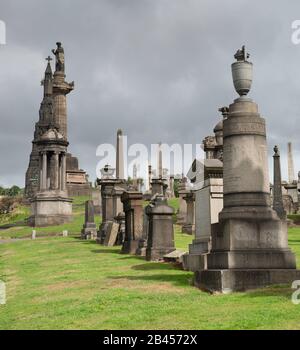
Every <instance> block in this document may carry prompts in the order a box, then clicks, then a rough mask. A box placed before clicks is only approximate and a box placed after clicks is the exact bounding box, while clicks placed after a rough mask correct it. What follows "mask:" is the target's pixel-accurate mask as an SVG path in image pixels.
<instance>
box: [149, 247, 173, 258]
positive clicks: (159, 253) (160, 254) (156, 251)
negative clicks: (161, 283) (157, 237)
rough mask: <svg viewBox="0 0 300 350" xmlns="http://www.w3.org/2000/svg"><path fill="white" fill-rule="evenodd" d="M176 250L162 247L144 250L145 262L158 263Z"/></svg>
mask: <svg viewBox="0 0 300 350" xmlns="http://www.w3.org/2000/svg"><path fill="white" fill-rule="evenodd" d="M174 250H176V248H175V247H163V248H157V247H156V248H148V249H146V260H148V261H158V260H163V259H164V256H165V255H167V254H169V253H171V252H173V251H174Z"/></svg>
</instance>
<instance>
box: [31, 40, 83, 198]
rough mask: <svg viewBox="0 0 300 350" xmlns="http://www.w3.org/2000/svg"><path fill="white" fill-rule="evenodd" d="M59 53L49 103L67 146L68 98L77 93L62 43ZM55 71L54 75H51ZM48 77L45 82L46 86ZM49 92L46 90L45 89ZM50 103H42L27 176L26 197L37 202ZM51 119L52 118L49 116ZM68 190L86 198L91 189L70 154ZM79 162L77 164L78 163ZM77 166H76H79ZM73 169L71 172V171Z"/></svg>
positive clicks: (52, 77)
mask: <svg viewBox="0 0 300 350" xmlns="http://www.w3.org/2000/svg"><path fill="white" fill-rule="evenodd" d="M56 44H57V49H56V50H52V52H53V54H54V55H55V59H56V61H55V67H56V69H55V72H54V75H53V76H52V70H51V66H50V60H52V59H51V58H50V57H48V58H47V60H48V63H49V64H48V66H47V67H48V68H47V69H48V72H47V75H48V76H49V78H50V76H51V80H52V87H51V93H50V90H49V89H48V90H47V99H48V100H49V99H52V106H51V108H52V111H51V114H52V118H53V123H54V124H55V126H56V127H57V129H58V130H59V133H60V134H61V135H62V138H63V140H64V141H66V142H67V138H68V136H67V97H66V96H67V94H69V93H70V92H71V91H72V90H73V89H74V82H72V83H68V82H66V81H65V54H64V49H63V47H62V46H61V43H59V42H58V43H56ZM50 71H51V72H50ZM45 82H46V77H45V79H44V81H43V84H44V85H45ZM44 91H45V86H44ZM46 104H47V100H46V98H45V92H44V99H43V101H42V103H41V107H40V112H39V121H38V122H37V123H36V124H35V131H34V139H33V141H32V151H31V154H30V159H29V165H28V169H27V172H26V178H25V196H26V197H27V198H33V197H34V196H35V194H36V193H37V191H38V190H39V176H40V163H39V162H40V160H39V158H40V151H41V147H40V146H41V144H40V143H39V142H38V141H39V139H40V137H41V135H42V134H43V133H45V131H46V130H48V129H49V128H50V127H51V125H50V120H49V113H46V112H45V109H47V106H46ZM47 115H48V116H47ZM66 157H67V159H66V167H65V172H66V183H67V185H66V186H67V187H66V189H68V190H70V193H69V195H77V194H80V195H85V194H87V193H88V189H89V188H90V185H89V183H88V181H87V178H86V174H85V172H84V171H83V170H80V169H78V160H77V159H76V158H75V157H73V158H72V155H71V154H66ZM75 159H76V162H75ZM75 163H76V164H75ZM69 167H70V168H69Z"/></svg>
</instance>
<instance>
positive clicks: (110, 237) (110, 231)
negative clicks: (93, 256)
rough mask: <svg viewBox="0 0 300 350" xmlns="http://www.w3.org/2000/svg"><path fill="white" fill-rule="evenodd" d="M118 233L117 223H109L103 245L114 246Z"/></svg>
mask: <svg viewBox="0 0 300 350" xmlns="http://www.w3.org/2000/svg"><path fill="white" fill-rule="evenodd" d="M118 232H119V225H118V224H117V223H116V222H109V223H108V228H107V234H106V236H105V240H104V243H103V245H105V246H107V247H112V246H114V245H115V244H116V242H117V237H118Z"/></svg>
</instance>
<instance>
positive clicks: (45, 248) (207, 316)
mask: <svg viewBox="0 0 300 350" xmlns="http://www.w3.org/2000/svg"><path fill="white" fill-rule="evenodd" d="M83 202H84V200H83V199H78V203H77V204H78V206H77V207H76V208H74V209H75V210H74V211H75V214H74V215H75V220H74V223H73V225H74V227H73V229H74V235H75V234H77V235H79V231H77V232H75V231H76V229H77V228H79V227H80V229H81V225H82V219H83V218H82V213H83ZM70 225H71V224H70ZM76 225H77V226H76ZM65 226H67V225H65ZM76 227H77V228H76ZM47 229H48V228H47ZM49 229H50V228H49ZM24 230H25V228H24ZM44 230H45V229H44ZM51 230H54V228H53V227H52V228H51ZM59 230H61V227H59ZM5 231H6V230H5ZM0 233H1V231H0ZM175 238H176V247H177V248H180V249H187V246H188V244H189V243H190V242H191V241H192V236H189V235H183V234H181V233H180V228H179V227H178V226H176V228H175ZM289 245H290V247H291V248H292V250H293V251H294V252H295V253H296V255H297V264H298V266H300V228H294V227H293V228H290V229H289ZM192 278H193V273H191V272H187V271H183V270H180V269H179V268H177V267H175V266H174V265H172V264H167V263H153V262H146V261H145V260H144V259H143V258H140V257H136V256H130V255H123V254H120V247H103V246H100V245H97V244H96V243H95V242H91V241H81V240H79V239H78V238H77V237H75V236H69V237H66V238H64V237H46V238H41V239H37V240H34V241H32V240H20V241H15V242H11V243H7V244H0V279H1V280H4V281H5V282H6V286H7V303H6V305H0V329H300V323H299V320H300V305H294V304H293V303H292V302H291V294H292V293H293V290H292V289H290V286H280V287H279V286H275V287H269V288H265V289H262V290H256V291H251V292H247V293H234V294H231V295H210V294H208V293H205V292H202V291H200V290H198V289H197V288H195V287H193V286H192V285H191V282H192Z"/></svg>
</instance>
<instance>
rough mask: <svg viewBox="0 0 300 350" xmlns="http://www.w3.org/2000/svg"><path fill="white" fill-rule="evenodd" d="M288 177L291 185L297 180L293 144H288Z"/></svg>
mask: <svg viewBox="0 0 300 350" xmlns="http://www.w3.org/2000/svg"><path fill="white" fill-rule="evenodd" d="M287 153H288V177H289V183H290V184H291V183H293V182H294V180H295V172H294V160H293V152H292V143H291V142H288V152H287Z"/></svg>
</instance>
